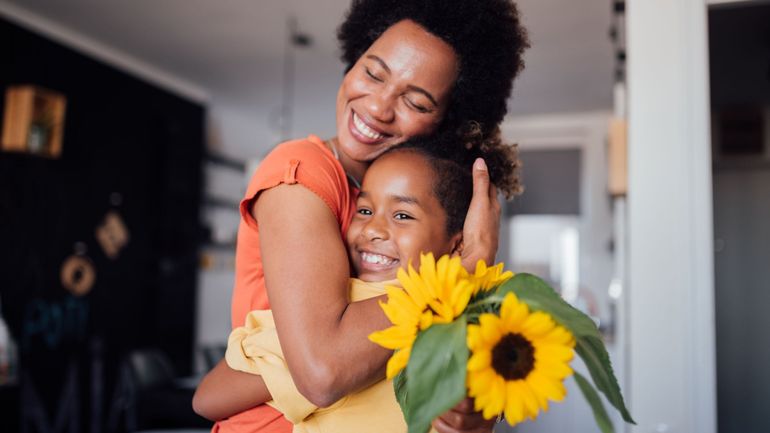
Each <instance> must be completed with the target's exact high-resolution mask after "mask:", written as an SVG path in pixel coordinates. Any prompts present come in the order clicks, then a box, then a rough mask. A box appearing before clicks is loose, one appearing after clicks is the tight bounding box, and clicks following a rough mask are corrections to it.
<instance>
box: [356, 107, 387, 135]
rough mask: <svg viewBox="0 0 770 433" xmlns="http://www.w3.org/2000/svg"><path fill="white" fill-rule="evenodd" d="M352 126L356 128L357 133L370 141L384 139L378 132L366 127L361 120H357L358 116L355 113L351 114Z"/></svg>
mask: <svg viewBox="0 0 770 433" xmlns="http://www.w3.org/2000/svg"><path fill="white" fill-rule="evenodd" d="M353 124H354V125H355V126H356V130H358V132H360V133H361V135H363V136H365V137H369V138H371V139H372V140H379V139H381V138H385V136H384V135H383V134H380V133H379V132H377V131H375V130H373V129H372V128H370V127H368V126H366V123H364V121H363V120H361V119H359V118H358V115H357V114H356V113H355V112H353Z"/></svg>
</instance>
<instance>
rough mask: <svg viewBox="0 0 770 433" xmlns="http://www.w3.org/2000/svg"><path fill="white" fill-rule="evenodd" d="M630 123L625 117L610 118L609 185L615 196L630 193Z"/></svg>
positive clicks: (611, 192)
mask: <svg viewBox="0 0 770 433" xmlns="http://www.w3.org/2000/svg"><path fill="white" fill-rule="evenodd" d="M627 128H628V124H627V122H626V120H625V119H619V118H613V119H612V120H610V129H609V137H608V142H609V148H608V152H607V161H608V165H609V167H608V170H609V176H608V179H607V187H608V189H609V192H610V194H611V195H613V196H624V195H626V194H627V193H628V138H627V137H628V133H627Z"/></svg>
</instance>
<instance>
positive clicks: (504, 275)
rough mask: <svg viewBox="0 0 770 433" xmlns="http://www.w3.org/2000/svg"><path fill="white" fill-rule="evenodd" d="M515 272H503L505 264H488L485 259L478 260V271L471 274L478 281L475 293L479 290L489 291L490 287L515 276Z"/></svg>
mask: <svg viewBox="0 0 770 433" xmlns="http://www.w3.org/2000/svg"><path fill="white" fill-rule="evenodd" d="M513 275H514V274H513V272H511V271H505V272H503V264H502V263H498V264H497V265H495V266H487V264H486V262H485V261H484V260H479V261H478V262H476V273H474V274H473V275H471V279H473V280H474V282H475V283H476V285H477V286H476V288H475V290H474V291H473V294H474V295H475V294H476V293H478V292H479V291H484V292H486V291H489V290H490V289H492V288H494V287H497V286H499V285H500V284H503V283H504V282H506V281H508V280H510V279H511V278H513Z"/></svg>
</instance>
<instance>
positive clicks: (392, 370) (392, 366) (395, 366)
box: [385, 346, 412, 379]
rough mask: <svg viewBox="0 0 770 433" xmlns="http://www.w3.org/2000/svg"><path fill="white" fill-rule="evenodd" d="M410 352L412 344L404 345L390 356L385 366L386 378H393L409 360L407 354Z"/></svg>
mask: <svg viewBox="0 0 770 433" xmlns="http://www.w3.org/2000/svg"><path fill="white" fill-rule="evenodd" d="M411 352H412V346H408V347H405V348H403V349H401V350H399V351H397V352H396V353H394V354H393V356H391V357H390V359H389V360H388V365H387V367H386V368H385V376H386V377H387V378H388V379H393V378H394V377H396V375H397V374H398V373H399V372H400V371H401V370H403V369H404V367H406V364H407V363H408V362H409V355H410V353H411Z"/></svg>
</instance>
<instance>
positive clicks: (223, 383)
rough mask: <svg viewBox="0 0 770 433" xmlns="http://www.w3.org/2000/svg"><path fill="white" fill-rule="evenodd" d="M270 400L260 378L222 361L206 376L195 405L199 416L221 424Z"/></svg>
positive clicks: (195, 396)
mask: <svg viewBox="0 0 770 433" xmlns="http://www.w3.org/2000/svg"><path fill="white" fill-rule="evenodd" d="M271 399H272V398H271V397H270V391H268V389H267V387H266V386H265V382H264V381H263V380H262V377H261V376H257V375H254V374H249V373H243V372H240V371H236V370H233V369H231V368H230V367H228V366H227V363H225V360H224V359H223V360H221V361H219V363H218V364H217V365H216V366H215V367H214V368H213V369H212V370H211V371H210V372H209V373H208V374H206V376H204V378H203V380H202V381H201V383H200V385H198V389H196V390H195V395H194V396H193V401H192V405H193V410H194V411H195V413H197V414H198V415H200V416H202V417H204V418H206V419H209V420H211V421H218V420H221V419H225V418H228V417H230V416H233V415H235V414H237V413H240V412H243V411H245V410H247V409H251V408H252V407H254V406H257V405H260V404H262V403H265V402H267V401H270V400H271Z"/></svg>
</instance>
